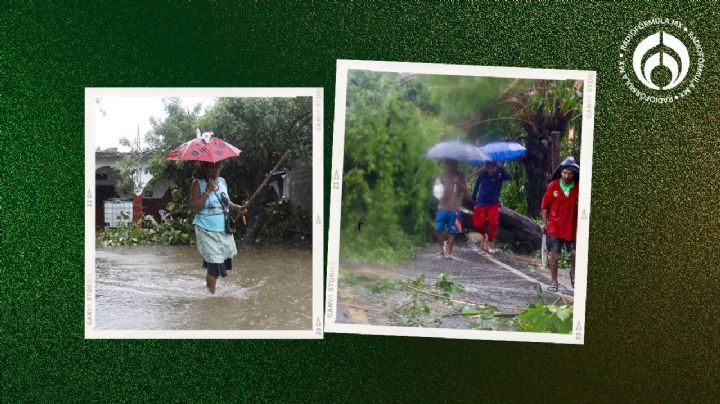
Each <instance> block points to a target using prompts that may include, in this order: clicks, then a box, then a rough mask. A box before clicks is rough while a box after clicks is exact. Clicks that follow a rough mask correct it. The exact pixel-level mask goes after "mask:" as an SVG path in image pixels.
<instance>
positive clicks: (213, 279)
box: [205, 274, 217, 295]
mask: <svg viewBox="0 0 720 404" xmlns="http://www.w3.org/2000/svg"><path fill="white" fill-rule="evenodd" d="M205 281H206V283H207V288H208V292H210V294H212V295H214V294H215V284H216V283H217V276H212V275H210V274H207V277H205Z"/></svg>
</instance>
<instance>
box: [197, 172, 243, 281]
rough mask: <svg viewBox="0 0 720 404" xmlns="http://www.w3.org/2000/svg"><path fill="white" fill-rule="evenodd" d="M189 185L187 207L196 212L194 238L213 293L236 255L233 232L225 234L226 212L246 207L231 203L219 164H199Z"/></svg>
mask: <svg viewBox="0 0 720 404" xmlns="http://www.w3.org/2000/svg"><path fill="white" fill-rule="evenodd" d="M196 177H197V178H196V179H195V180H194V181H193V183H192V188H191V193H190V201H191V203H190V205H191V206H190V207H191V209H192V211H193V213H195V220H193V224H194V225H195V239H196V243H197V247H198V251H199V252H200V255H201V256H202V258H203V268H207V277H206V283H207V288H208V291H209V292H210V293H211V294H215V285H216V283H217V278H218V277H220V276H222V277H226V276H228V273H227V271H229V270H231V269H232V257H234V256H235V255H236V254H237V247H236V246H235V239H234V238H233V235H232V233H228V232H226V231H225V215H224V213H225V209H231V210H236V211H243V210H244V209H245V208H244V207H243V206H240V205H236V204H234V203H232V202H231V201H230V198H229V197H228V195H229V192H228V188H227V183H226V182H225V179H224V178H222V177H220V163H219V162H218V163H209V162H204V161H203V162H200V163H199V166H198V169H197V174H196Z"/></svg>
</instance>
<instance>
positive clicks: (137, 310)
mask: <svg viewBox="0 0 720 404" xmlns="http://www.w3.org/2000/svg"><path fill="white" fill-rule="evenodd" d="M205 275H206V270H205V269H203V268H202V258H201V257H200V255H199V254H198V252H197V247H196V246H141V247H108V248H99V249H98V250H97V251H96V329H102V330H301V329H304V330H307V329H310V328H312V319H311V317H312V253H311V251H310V249H309V248H308V249H298V248H293V247H287V246H265V247H252V248H241V247H238V255H236V256H235V258H233V270H232V271H229V276H228V277H227V278H218V283H217V291H216V294H215V295H210V294H209V293H208V292H207V289H206V287H205Z"/></svg>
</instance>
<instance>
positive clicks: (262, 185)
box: [235, 149, 290, 225]
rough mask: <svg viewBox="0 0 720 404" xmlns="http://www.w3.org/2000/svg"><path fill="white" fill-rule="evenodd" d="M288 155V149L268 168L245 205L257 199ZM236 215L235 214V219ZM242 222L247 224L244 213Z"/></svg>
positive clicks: (247, 205)
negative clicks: (271, 167) (263, 178)
mask: <svg viewBox="0 0 720 404" xmlns="http://www.w3.org/2000/svg"><path fill="white" fill-rule="evenodd" d="M288 157H290V150H289V149H288V151H286V152H285V154H284V155H283V156H282V158H281V159H280V161H278V162H277V164H275V167H273V169H272V170H270V173H268V175H267V176H266V177H265V180H263V182H262V183H261V184H260V186H259V187H258V189H256V190H255V193H254V194H252V196H251V197H250V198H249V199H248V200H247V201H246V202H245V207H246V208H247V207H249V206H250V204H251V203H253V202H255V199H257V197H258V196H260V192H261V191H262V190H263V188H265V186H266V185H267V183H268V182H270V178H272V176H273V175H274V174H275V171H277V169H278V168H280V165H281V164H282V163H284V162H285V160H287V159H288ZM237 218H238V215H236V216H235V220H237ZM243 224H245V225H247V219H246V218H245V215H243Z"/></svg>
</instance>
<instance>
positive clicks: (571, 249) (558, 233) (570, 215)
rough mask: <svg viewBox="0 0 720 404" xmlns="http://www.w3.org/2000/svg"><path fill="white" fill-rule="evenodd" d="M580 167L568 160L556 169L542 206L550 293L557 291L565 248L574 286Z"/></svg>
mask: <svg viewBox="0 0 720 404" xmlns="http://www.w3.org/2000/svg"><path fill="white" fill-rule="evenodd" d="M579 177H580V166H578V164H577V163H576V162H575V159H574V158H573V157H568V158H566V159H565V160H563V162H562V163H560V166H559V167H558V168H557V170H555V175H553V178H554V179H553V180H552V181H551V182H550V184H548V187H547V191H545V196H543V200H542V204H541V205H540V215H541V216H542V219H543V233H545V234H547V236H548V239H547V245H548V251H549V252H550V277H551V278H552V283H551V284H550V288H549V289H550V290H551V291H554V292H557V291H558V281H557V273H558V252H560V249H561V248H562V247H563V246H565V250H566V251H567V252H568V253H570V282H571V283H572V286H573V288H574V287H575V240H576V233H577V221H578V196H579Z"/></svg>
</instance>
